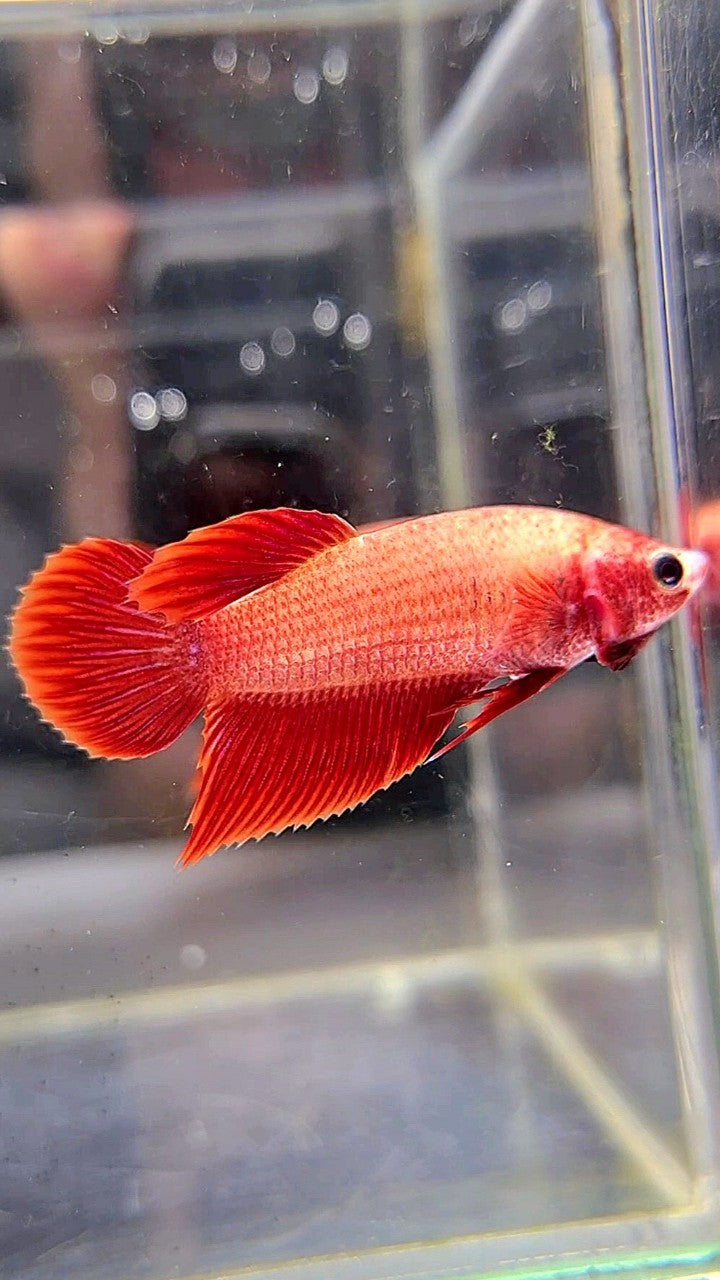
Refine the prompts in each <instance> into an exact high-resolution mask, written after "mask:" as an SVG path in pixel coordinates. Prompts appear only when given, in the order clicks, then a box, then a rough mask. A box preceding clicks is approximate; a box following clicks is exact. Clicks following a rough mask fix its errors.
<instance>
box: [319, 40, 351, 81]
mask: <svg viewBox="0 0 720 1280" xmlns="http://www.w3.org/2000/svg"><path fill="white" fill-rule="evenodd" d="M348 66H349V62H348V56H347V53H346V52H345V50H344V49H341V48H340V46H339V45H335V46H334V47H333V48H332V49H328V51H327V53H326V54H325V57H324V58H323V62H322V73H323V78H324V79H325V80H326V81H327V83H328V84H332V85H338V84H342V83H343V81H344V80H345V78H346V76H347V73H348Z"/></svg>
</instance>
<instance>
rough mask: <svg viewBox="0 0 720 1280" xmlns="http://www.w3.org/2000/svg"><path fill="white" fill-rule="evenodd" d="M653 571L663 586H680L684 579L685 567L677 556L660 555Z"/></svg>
mask: <svg viewBox="0 0 720 1280" xmlns="http://www.w3.org/2000/svg"><path fill="white" fill-rule="evenodd" d="M653 573H654V574H655V577H656V579H657V581H658V582H659V583H660V584H661V586H663V587H679V586H680V583H681V582H682V580H683V567H682V565H681V563H680V561H679V560H678V558H677V556H668V555H665V556H658V558H657V560H656V561H655V562H654V564H653Z"/></svg>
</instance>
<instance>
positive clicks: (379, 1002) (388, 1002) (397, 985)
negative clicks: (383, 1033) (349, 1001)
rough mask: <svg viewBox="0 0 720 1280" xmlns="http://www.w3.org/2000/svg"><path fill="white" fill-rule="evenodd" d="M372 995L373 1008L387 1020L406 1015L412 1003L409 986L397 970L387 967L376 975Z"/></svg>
mask: <svg viewBox="0 0 720 1280" xmlns="http://www.w3.org/2000/svg"><path fill="white" fill-rule="evenodd" d="M373 994H374V997H375V1001H374V1003H375V1007H376V1008H377V1010H378V1012H380V1013H383V1014H384V1015H385V1017H387V1018H396V1017H399V1016H401V1015H402V1014H404V1013H407V1009H408V1006H409V1005H410V1004H411V1003H412V988H411V984H410V983H409V982H408V980H407V978H405V977H404V976H403V975H402V974H401V973H399V972H398V970H397V969H395V968H394V967H392V968H391V967H390V966H389V965H388V967H387V969H386V970H385V971H381V973H380V974H379V975H378V979H377V983H376V986H375V990H374V993H373Z"/></svg>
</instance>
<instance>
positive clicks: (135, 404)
mask: <svg viewBox="0 0 720 1280" xmlns="http://www.w3.org/2000/svg"><path fill="white" fill-rule="evenodd" d="M130 421H131V422H132V424H133V426H134V427H136V428H137V430H138V431H152V430H153V428H154V427H156V426H157V424H158V422H159V421H160V411H159V409H158V407H157V403H156V401H155V397H154V396H153V395H151V394H150V392H149V391H135V392H133V394H132V395H131V397H130Z"/></svg>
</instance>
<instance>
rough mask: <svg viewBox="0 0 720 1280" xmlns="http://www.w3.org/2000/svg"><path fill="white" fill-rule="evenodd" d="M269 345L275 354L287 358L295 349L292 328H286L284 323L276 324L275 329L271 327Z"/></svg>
mask: <svg viewBox="0 0 720 1280" xmlns="http://www.w3.org/2000/svg"><path fill="white" fill-rule="evenodd" d="M270 346H271V347H272V350H273V351H274V352H275V355H276V356H281V357H282V359H283V360H287V359H288V357H289V356H291V355H292V354H293V352H294V350H295V334H294V333H293V331H292V329H288V327H287V325H284V324H281V325H278V327H277V329H273V332H272V337H271V338H270Z"/></svg>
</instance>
